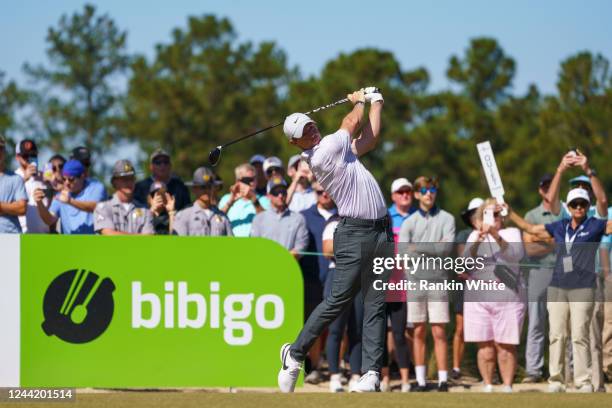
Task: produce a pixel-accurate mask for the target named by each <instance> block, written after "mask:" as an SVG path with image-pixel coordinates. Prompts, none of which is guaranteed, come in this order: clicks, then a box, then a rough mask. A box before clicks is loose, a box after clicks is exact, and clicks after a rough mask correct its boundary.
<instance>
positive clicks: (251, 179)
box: [239, 177, 255, 184]
mask: <svg viewBox="0 0 612 408" xmlns="http://www.w3.org/2000/svg"><path fill="white" fill-rule="evenodd" d="M239 181H240V182H241V183H244V184H251V183H252V182H254V181H255V177H242V178H241V179H240V180H239Z"/></svg>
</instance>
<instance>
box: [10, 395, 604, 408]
mask: <svg viewBox="0 0 612 408" xmlns="http://www.w3.org/2000/svg"><path fill="white" fill-rule="evenodd" d="M407 404H410V406H413V407H419V408H428V407H431V408H447V407H448V408H451V407H469V408H472V407H487V408H490V407H494V408H532V407H533V408H544V407H563V408H573V407H591V408H595V407H610V406H612V395H608V394H588V395H585V394H544V393H516V394H512V395H506V394H476V393H474V394H471V393H470V394H468V393H448V394H437V393H428V394H401V393H385V394H380V393H377V394H317V393H312V394H307V393H297V394H293V395H284V394H268V393H247V392H245V393H237V394H229V393H214V392H213V393H211V392H113V393H103V394H78V395H77V401H76V404H75V405H73V404H72V403H68V404H67V405H66V406H70V407H75V408H76V407H79V408H80V407H95V408H102V407H109V408H111V407H112V408H115V407H131V408H140V407H142V408H145V407H146V408H148V407H161V406H164V407H186V408H191V407H193V408H196V407H197V408H202V407H223V408H233V407H236V408H247V407H261V408H276V407H278V408H344V407H347V408H348V407H356V406H360V407H365V406H367V407H371V408H384V407H390V408H391V407H393V408H397V407H399V406H407ZM0 405H1V406H16V405H15V404H0ZM19 406H20V407H26V406H32V407H38V408H40V407H42V406H55V407H57V406H64V405H63V404H45V403H32V404H27V403H20V404H19Z"/></svg>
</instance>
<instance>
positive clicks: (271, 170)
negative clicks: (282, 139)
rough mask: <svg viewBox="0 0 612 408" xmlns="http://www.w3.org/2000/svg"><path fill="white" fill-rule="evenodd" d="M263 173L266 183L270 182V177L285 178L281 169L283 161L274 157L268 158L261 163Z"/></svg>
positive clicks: (283, 170)
mask: <svg viewBox="0 0 612 408" xmlns="http://www.w3.org/2000/svg"><path fill="white" fill-rule="evenodd" d="M263 171H264V174H265V175H266V179H267V181H270V180H271V179H272V177H281V178H284V177H285V169H284V168H283V161H282V160H281V159H279V158H278V157H276V156H270V157H268V158H266V160H264V162H263Z"/></svg>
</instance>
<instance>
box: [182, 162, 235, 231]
mask: <svg viewBox="0 0 612 408" xmlns="http://www.w3.org/2000/svg"><path fill="white" fill-rule="evenodd" d="M185 185H187V186H191V192H192V193H193V196H194V197H195V198H196V199H195V201H194V202H193V204H192V205H191V206H190V207H187V208H185V209H184V210H181V211H179V213H178V214H176V219H175V220H174V224H173V229H174V233H175V234H177V235H200V236H202V235H205V236H222V235H228V236H232V235H233V234H232V225H231V224H230V221H229V219H228V218H227V216H226V215H225V214H224V213H223V212H222V211H221V210H219V209H218V208H217V205H216V203H217V188H218V187H219V186H220V185H221V181H219V180H218V179H217V176H216V175H215V173H213V171H212V170H211V169H209V168H207V167H200V168H198V169H197V170H196V171H195V172H194V173H193V181H191V182H187V183H185Z"/></svg>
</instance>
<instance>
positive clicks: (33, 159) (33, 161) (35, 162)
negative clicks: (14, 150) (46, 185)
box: [28, 156, 38, 168]
mask: <svg viewBox="0 0 612 408" xmlns="http://www.w3.org/2000/svg"><path fill="white" fill-rule="evenodd" d="M28 163H30V164H33V165H34V167H36V168H38V157H34V156H32V157H28Z"/></svg>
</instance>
